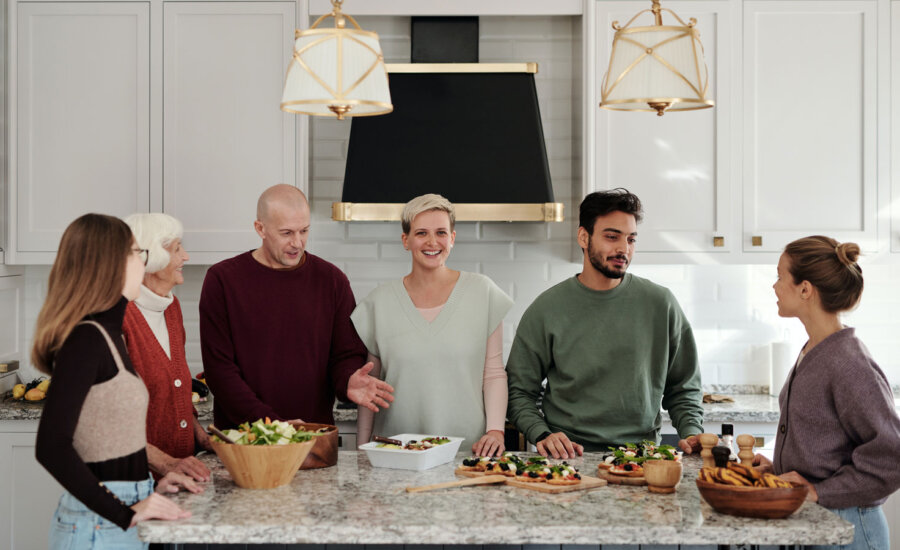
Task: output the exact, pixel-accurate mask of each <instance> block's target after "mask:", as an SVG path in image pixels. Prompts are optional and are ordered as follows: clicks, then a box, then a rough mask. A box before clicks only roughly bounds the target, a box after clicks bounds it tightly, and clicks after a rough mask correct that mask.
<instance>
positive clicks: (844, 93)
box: [743, 0, 878, 252]
mask: <svg viewBox="0 0 900 550" xmlns="http://www.w3.org/2000/svg"><path fill="white" fill-rule="evenodd" d="M876 7H877V3H876V1H875V0H872V1H850V2H847V1H829V2H808V1H789V0H777V1H754V0H747V1H745V2H744V102H743V104H744V162H743V181H744V235H743V248H744V250H745V251H747V252H754V251H761V252H762V251H766V252H777V251H780V250H781V249H782V248H783V247H784V245H785V244H787V243H788V242H790V241H792V240H794V239H797V238H800V237H805V236H808V235H814V234H825V235H828V236H830V237H834V238H836V239H838V240H839V241H854V242H857V243H859V244H860V245H861V246H862V247H863V249H865V250H875V249H876V248H877V242H876V238H877V231H876V216H877V210H876V169H877V160H876V137H877V133H876V121H877V113H876V110H877V109H876V108H877V104H876V82H877V79H876V78H877V77H876V70H875V69H876V40H877V35H878V33H877V26H876Z"/></svg>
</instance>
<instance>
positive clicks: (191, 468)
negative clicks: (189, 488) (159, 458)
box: [160, 456, 209, 483]
mask: <svg viewBox="0 0 900 550" xmlns="http://www.w3.org/2000/svg"><path fill="white" fill-rule="evenodd" d="M161 473H162V474H164V475H166V476H168V475H169V474H172V473H175V474H183V475H186V476H188V477H190V478H191V479H194V480H197V481H209V468H207V467H206V464H203V463H202V462H200V460H199V459H198V458H197V457H195V456H188V457H185V458H182V459H180V460H179V459H177V458H171V457H170V458H169V459H168V460H166V462H165V465H164V466H163V471H162V472H161ZM160 483H162V481H160Z"/></svg>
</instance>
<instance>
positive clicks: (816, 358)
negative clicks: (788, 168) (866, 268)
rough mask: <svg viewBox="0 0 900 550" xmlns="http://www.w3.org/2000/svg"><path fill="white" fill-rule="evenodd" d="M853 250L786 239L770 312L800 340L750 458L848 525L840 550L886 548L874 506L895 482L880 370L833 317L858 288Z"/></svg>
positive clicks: (887, 400)
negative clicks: (796, 322)
mask: <svg viewBox="0 0 900 550" xmlns="http://www.w3.org/2000/svg"><path fill="white" fill-rule="evenodd" d="M859 254H860V249H859V246H858V245H856V244H854V243H838V242H837V241H836V240H834V239H832V238H829V237H823V236H814V237H806V238H804V239H799V240H796V241H794V242H792V243H790V244H788V245H787V247H786V248H785V250H784V253H783V254H782V255H781V259H780V260H779V261H778V279H777V281H776V282H775V284H774V286H773V288H774V289H775V296H776V297H777V298H778V315H780V316H782V317H797V318H798V319H800V322H802V323H803V326H804V328H806V332H807V334H808V335H809V340H808V341H807V342H806V344H805V345H804V346H803V349H802V350H801V351H800V356H799V357H798V358H797V362H796V363H795V364H794V368H793V369H792V370H791V374H790V376H789V378H788V381H787V383H786V384H785V385H784V388H782V390H781V394H780V395H779V397H778V402H779V406H780V409H781V418H780V419H779V422H778V436H777V437H776V440H775V456H774V462H772V461H769V460H768V459H767V458H765V457H764V456H762V455H757V456H756V459H755V461H754V462H755V463H756V464H757V465H758V466H759V467H760V468H762V469H768V470H774V472H775V473H776V474H778V475H780V476H781V477H782V478H783V479H787V480H789V481H793V482H796V483H802V484H804V485H806V486H808V487H809V496H808V497H807V498H808V499H810V500H813V501H816V502H818V503H819V504H821V505H822V506H825V507H826V508H829V509H830V510H831V511H833V512H834V513H836V514H838V515H839V516H840V517H841V518H843V519H845V520H847V521H849V522H850V523H852V524H853V525H854V526H855V527H856V529H855V530H854V535H853V542H852V543H851V544H849V545H845V546H841V547H837V548H843V549H847V550H882V549H884V550H886V549H887V548H888V546H889V540H888V526H887V521H886V520H885V516H884V512H883V511H882V510H881V504H882V503H883V502H884V501H885V500H887V497H888V496H889V495H890V494H891V493H893V492H894V491H896V490H897V488H898V487H900V468H897V456H898V455H900V418H898V416H897V413H896V411H895V410H894V396H893V394H892V392H891V388H890V385H889V384H888V381H887V378H886V377H885V375H884V373H883V372H882V371H881V369H880V368H879V367H878V364H877V363H875V360H874V359H872V357H871V355H869V350H867V349H866V346H865V345H863V343H862V342H861V341H860V340H859V338H857V337H856V334H855V333H854V329H852V328H850V327H845V326H844V325H843V324H842V323H841V319H840V314H841V313H842V312H844V311H847V310H850V309H852V308H854V307H856V305H857V304H858V303H859V301H860V298H861V297H862V291H863V275H862V268H861V267H860V266H859V264H858V263H857V258H858V257H859Z"/></svg>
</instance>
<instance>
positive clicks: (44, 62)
mask: <svg viewBox="0 0 900 550" xmlns="http://www.w3.org/2000/svg"><path fill="white" fill-rule="evenodd" d="M15 8H16V12H17V13H16V17H15V18H14V19H13V20H14V21H15V22H16V24H15V26H12V25H10V33H11V34H12V37H11V38H12V40H11V43H12V44H14V45H13V48H12V52H11V55H10V73H9V74H10V89H9V91H10V105H11V108H10V115H11V117H10V133H9V134H8V135H9V141H10V146H11V150H12V154H11V155H10V159H9V160H10V189H9V192H10V195H9V196H10V206H9V215H10V219H9V245H10V246H9V253H8V255H7V258H6V261H7V262H8V263H44V262H47V261H48V260H49V259H52V256H53V253H54V251H55V250H56V247H57V245H58V244H59V238H60V236H61V235H62V231H63V230H64V229H65V228H66V226H67V225H68V224H69V222H71V221H72V220H73V219H75V218H76V217H78V216H80V215H82V214H85V213H87V212H101V213H105V214H112V215H116V216H124V215H127V214H130V213H131V212H135V211H146V210H148V208H149V196H150V195H149V191H150V188H149V185H150V175H149V170H150V164H149V163H150V157H149V150H150V147H149V143H150V127H149V124H150V121H149V113H150V87H149V79H150V47H149V46H150V40H149V29H150V10H149V4H148V3H146V2H96V3H94V2H85V3H81V2H46V3H20V4H17V5H16V6H15Z"/></svg>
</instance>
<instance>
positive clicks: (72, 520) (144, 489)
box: [49, 478, 153, 550]
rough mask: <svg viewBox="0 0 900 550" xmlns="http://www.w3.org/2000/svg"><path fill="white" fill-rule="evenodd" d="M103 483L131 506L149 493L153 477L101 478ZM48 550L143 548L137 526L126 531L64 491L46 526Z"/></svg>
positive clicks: (144, 544)
mask: <svg viewBox="0 0 900 550" xmlns="http://www.w3.org/2000/svg"><path fill="white" fill-rule="evenodd" d="M103 484H104V485H105V486H106V488H107V489H109V490H110V492H112V493H113V494H114V495H116V496H117V497H119V500H121V501H122V502H124V503H125V504H127V505H129V506H131V505H132V504H134V503H135V502H138V501H141V500H144V499H145V498H147V497H148V496H150V494H151V493H152V492H153V479H152V478H151V479H147V480H144V481H105V482H103ZM49 548H50V550H69V549H71V550H81V549H82V548H91V549H94V550H107V549H109V550H126V549H127V550H132V549H146V548H147V543H144V542H141V541H140V540H139V539H138V536H137V527H131V528H130V529H128V530H127V531H125V530H123V529H122V528H121V527H119V526H118V525H116V524H115V523H113V522H111V521H109V520H108V519H106V518H104V517H103V516H100V515H98V514H97V513H96V512H94V511H93V510H91V509H90V508H88V507H87V506H85V505H84V504H82V503H81V501H79V500H78V499H77V498H75V497H73V496H72V495H71V494H70V493H69V492H68V491H66V492H65V493H63V495H62V496H61V497H60V499H59V506H58V507H57V508H56V513H55V514H53V524H52V525H51V526H50V544H49Z"/></svg>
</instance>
